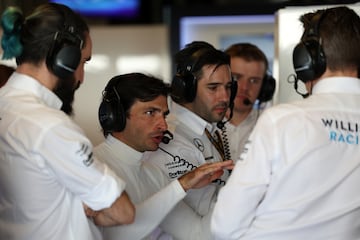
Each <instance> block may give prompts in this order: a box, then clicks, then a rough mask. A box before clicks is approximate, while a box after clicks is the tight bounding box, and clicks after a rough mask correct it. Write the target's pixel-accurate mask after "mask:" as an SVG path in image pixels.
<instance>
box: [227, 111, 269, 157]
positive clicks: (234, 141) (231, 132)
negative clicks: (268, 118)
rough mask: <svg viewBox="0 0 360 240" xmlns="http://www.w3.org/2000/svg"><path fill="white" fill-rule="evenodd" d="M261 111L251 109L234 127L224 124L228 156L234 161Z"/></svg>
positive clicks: (229, 123) (228, 123)
mask: <svg viewBox="0 0 360 240" xmlns="http://www.w3.org/2000/svg"><path fill="white" fill-rule="evenodd" d="M261 111H262V110H261V109H252V110H251V112H250V113H249V115H248V116H247V117H246V118H245V119H244V121H242V122H241V123H240V124H239V125H237V126H235V125H233V124H232V123H231V122H226V124H225V129H226V130H225V136H227V138H228V144H229V147H230V149H229V150H230V154H231V158H232V159H234V160H235V159H236V158H237V157H238V156H239V155H240V153H241V152H242V151H243V148H244V146H245V144H246V142H247V140H248V138H249V136H250V133H251V131H252V130H253V129H254V127H255V124H256V122H257V119H258V118H259V116H260V114H261Z"/></svg>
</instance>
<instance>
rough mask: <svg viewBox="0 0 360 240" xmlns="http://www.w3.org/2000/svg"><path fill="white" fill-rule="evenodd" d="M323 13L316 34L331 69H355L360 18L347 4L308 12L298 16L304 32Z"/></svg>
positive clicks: (359, 62)
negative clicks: (316, 16)
mask: <svg viewBox="0 0 360 240" xmlns="http://www.w3.org/2000/svg"><path fill="white" fill-rule="evenodd" d="M318 14H323V16H322V17H321V21H320V22H318V23H317V24H318V26H317V27H318V34H319V37H320V39H321V45H322V48H323V50H324V53H325V57H326V66H327V67H328V68H329V69H330V70H333V71H334V70H342V69H348V68H352V69H356V68H358V66H360V44H359V43H360V17H359V15H358V14H356V12H355V11H354V10H352V9H350V8H348V7H346V6H339V7H332V8H327V9H321V10H317V11H315V12H309V13H306V14H304V15H302V16H301V17H300V21H301V22H302V23H303V26H304V33H305V34H306V33H307V32H308V30H309V29H310V28H312V27H313V26H311V24H312V23H313V21H312V19H313V17H314V16H315V15H318Z"/></svg>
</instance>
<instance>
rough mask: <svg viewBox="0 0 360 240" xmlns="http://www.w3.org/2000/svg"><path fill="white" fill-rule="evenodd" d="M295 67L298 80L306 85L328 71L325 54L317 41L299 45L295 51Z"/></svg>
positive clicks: (312, 40) (308, 41)
mask: <svg viewBox="0 0 360 240" xmlns="http://www.w3.org/2000/svg"><path fill="white" fill-rule="evenodd" d="M293 65H294V69H295V73H296V75H297V78H298V79H300V80H301V81H303V82H304V83H306V82H308V81H311V80H314V79H316V78H318V77H320V76H321V75H322V74H323V73H324V72H325V69H326V59H325V54H324V52H323V50H322V47H321V45H320V43H319V42H318V41H317V40H314V39H309V40H306V41H303V42H300V43H299V44H297V45H296V46H295V48H294V51H293Z"/></svg>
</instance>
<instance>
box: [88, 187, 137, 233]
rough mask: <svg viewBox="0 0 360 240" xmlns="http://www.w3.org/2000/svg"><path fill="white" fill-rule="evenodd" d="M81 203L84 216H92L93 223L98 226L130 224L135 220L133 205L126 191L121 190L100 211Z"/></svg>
mask: <svg viewBox="0 0 360 240" xmlns="http://www.w3.org/2000/svg"><path fill="white" fill-rule="evenodd" d="M83 205H84V210H85V214H86V216H87V217H91V218H93V220H94V223H95V224H96V225H99V226H104V227H110V226H116V225H122V224H130V223H133V222H134V220H135V207H134V205H133V203H132V202H131V200H130V198H129V196H128V195H127V193H126V192H123V193H122V194H121V196H120V197H119V198H118V199H116V201H115V202H114V203H113V204H112V205H111V207H109V208H105V209H102V210H100V211H94V210H92V209H90V208H89V207H87V206H86V205H85V204H83Z"/></svg>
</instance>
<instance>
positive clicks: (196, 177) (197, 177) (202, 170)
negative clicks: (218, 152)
mask: <svg viewBox="0 0 360 240" xmlns="http://www.w3.org/2000/svg"><path fill="white" fill-rule="evenodd" d="M233 167H234V162H233V161H232V160H227V161H223V162H216V163H205V164H203V165H201V166H199V167H198V168H195V169H194V170H192V171H191V172H188V173H186V174H184V175H182V176H181V177H179V178H178V181H179V182H180V184H181V186H182V187H183V189H184V190H185V191H187V190H189V189H191V188H202V187H204V186H206V185H208V184H209V183H211V182H212V181H213V180H215V179H218V178H219V177H221V175H222V174H223V173H224V171H223V169H229V170H231V169H233Z"/></svg>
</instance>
